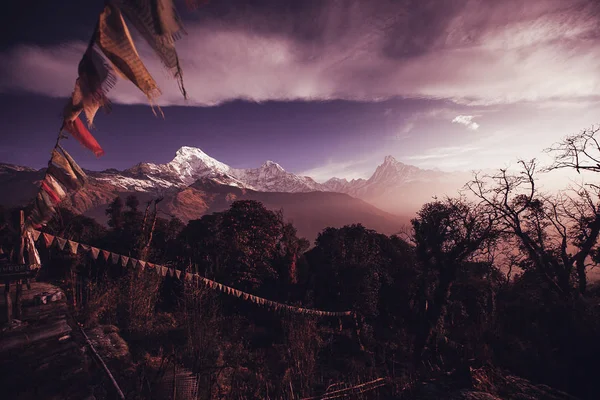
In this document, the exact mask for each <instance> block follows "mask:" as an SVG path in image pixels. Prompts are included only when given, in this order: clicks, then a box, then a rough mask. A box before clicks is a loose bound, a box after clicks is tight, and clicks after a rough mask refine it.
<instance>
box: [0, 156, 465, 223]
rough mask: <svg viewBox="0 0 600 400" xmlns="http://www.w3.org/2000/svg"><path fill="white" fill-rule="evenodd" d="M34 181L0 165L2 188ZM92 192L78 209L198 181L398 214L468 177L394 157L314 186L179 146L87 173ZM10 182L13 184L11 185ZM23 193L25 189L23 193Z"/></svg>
mask: <svg viewBox="0 0 600 400" xmlns="http://www.w3.org/2000/svg"><path fill="white" fill-rule="evenodd" d="M16 173H20V174H19V175H20V176H25V175H29V176H31V177H35V176H36V174H38V171H35V170H33V169H31V168H26V167H18V166H13V165H2V164H0V184H1V183H2V182H3V181H5V182H7V183H8V181H9V180H12V179H13V178H12V176H13V175H14V174H16ZM88 173H89V175H90V176H91V177H92V178H93V180H94V184H95V188H96V192H95V193H92V192H89V193H88V196H87V197H84V198H82V199H80V200H78V201H81V202H82V205H81V207H80V208H82V209H84V208H85V207H87V205H89V204H94V203H101V202H102V201H103V200H104V199H105V198H108V197H110V196H112V195H113V194H114V193H116V192H119V193H125V192H136V193H140V194H143V193H146V194H147V195H148V196H153V195H158V194H159V195H169V194H172V193H177V192H180V191H182V190H184V189H186V188H188V187H189V186H191V185H193V184H194V183H195V182H197V181H198V180H203V181H207V180H210V181H212V182H214V183H216V184H219V185H224V186H228V187H234V188H239V189H242V190H252V191H255V192H269V193H307V192H337V193H344V194H348V195H350V196H352V197H355V198H358V199H361V200H364V201H366V202H369V203H371V204H373V205H375V206H377V207H379V208H380V209H382V210H384V211H387V212H391V213H395V214H398V215H407V214H411V213H413V212H415V211H417V210H418V209H419V208H420V207H421V205H423V204H424V203H426V202H428V201H431V200H432V198H433V197H434V196H438V197H439V196H443V195H446V194H448V195H454V194H456V190H457V189H458V188H460V187H461V186H462V185H463V184H464V183H465V182H466V181H467V180H468V178H469V176H468V175H466V174H451V173H446V172H441V171H436V170H425V169H421V168H418V167H415V166H412V165H407V164H403V163H401V162H399V161H397V160H396V159H394V157H392V156H387V157H385V159H384V161H383V163H382V164H381V165H379V166H378V167H377V168H376V169H375V172H374V173H373V175H372V176H371V177H370V178H369V179H353V180H350V181H348V180H347V179H340V178H332V179H330V180H328V181H327V182H325V183H318V182H316V181H315V180H313V179H312V178H310V177H307V176H300V175H296V174H293V173H291V172H287V171H286V170H284V169H283V168H282V167H281V165H279V164H277V163H275V162H273V161H267V162H265V163H264V164H262V165H261V166H260V167H258V168H247V169H240V168H232V167H230V166H229V165H227V164H225V163H222V162H220V161H218V160H216V159H214V158H212V157H210V156H209V155H207V154H206V153H204V152H203V151H202V150H200V149H198V148H195V147H182V148H180V149H179V150H177V152H176V154H175V157H174V158H173V159H172V160H171V161H170V162H168V163H166V164H154V163H139V164H137V165H135V166H133V167H131V168H129V169H126V170H124V171H119V170H116V169H107V170H105V171H100V172H94V171H89V172H88ZM13 183H14V182H12V183H11V185H12V184H13ZM21 192H22V193H26V192H27V191H26V190H24V189H23V190H22V191H21Z"/></svg>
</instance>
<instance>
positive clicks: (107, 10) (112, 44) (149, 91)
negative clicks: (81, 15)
mask: <svg viewBox="0 0 600 400" xmlns="http://www.w3.org/2000/svg"><path fill="white" fill-rule="evenodd" d="M96 44H97V45H98V47H99V48H100V50H102V52H103V53H104V55H105V56H106V58H108V59H109V60H110V61H111V62H112V64H113V66H114V68H115V71H116V72H117V73H118V74H119V75H121V76H122V77H123V78H125V79H129V80H130V81H131V82H133V84H134V85H136V86H137V87H138V88H139V89H140V90H141V91H142V92H143V93H144V94H145V95H146V97H148V99H149V100H150V101H151V102H152V101H153V100H154V99H155V98H156V97H158V96H159V95H160V90H159V89H158V85H157V84H156V82H155V81H154V78H152V76H151V75H150V73H149V72H148V70H147V69H146V66H145V65H144V63H143V62H142V60H141V59H140V56H139V54H138V52H137V50H136V48H135V45H134V44H133V40H132V39H131V34H130V33H129V29H128V28H127V25H126V24H125V21H124V20H123V16H122V15H121V11H120V10H119V8H118V7H116V6H115V5H113V4H110V3H108V4H106V6H105V7H104V11H103V12H102V13H101V14H100V18H99V20H98V30H97V32H96Z"/></svg>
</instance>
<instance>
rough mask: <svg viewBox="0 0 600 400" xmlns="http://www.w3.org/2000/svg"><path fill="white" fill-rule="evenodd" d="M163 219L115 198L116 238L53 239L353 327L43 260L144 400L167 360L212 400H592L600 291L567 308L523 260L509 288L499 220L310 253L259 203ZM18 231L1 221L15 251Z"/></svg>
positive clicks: (452, 209) (100, 266) (110, 268)
mask: <svg viewBox="0 0 600 400" xmlns="http://www.w3.org/2000/svg"><path fill="white" fill-rule="evenodd" d="M517 200H518V199H517ZM515 201H516V200H515ZM507 204H513V205H514V204H516V203H507ZM531 207H533V205H531ZM531 207H530V209H529V211H526V212H525V214H527V215H528V216H531V215H533V214H534V213H533V212H532V211H531ZM154 210H155V208H153V207H152V204H151V203H149V204H147V205H143V206H142V207H140V204H139V202H138V201H137V199H136V198H135V197H129V198H128V199H126V201H123V200H121V199H115V200H114V201H113V202H112V203H111V204H110V205H109V207H108V209H107V211H106V212H107V215H108V216H109V229H105V228H104V227H102V226H100V225H98V224H97V223H95V222H94V221H93V220H91V219H88V218H85V217H81V216H75V215H73V214H72V213H70V212H69V211H67V210H60V212H59V214H58V216H57V218H56V219H55V220H53V221H52V222H51V224H49V225H48V227H47V228H46V231H48V232H50V233H54V234H57V235H61V236H63V237H66V238H72V239H76V240H78V241H81V242H84V243H87V244H91V245H94V246H98V247H101V248H105V249H108V250H111V251H115V252H118V253H121V254H125V255H130V256H132V257H138V258H146V259H148V260H150V261H153V262H157V263H161V264H165V265H170V266H173V267H176V268H177V269H180V270H182V271H184V272H186V271H187V272H194V273H199V274H201V275H203V276H206V277H208V278H211V279H214V280H216V281H219V282H222V283H223V284H227V285H230V286H232V287H235V288H238V289H241V290H244V291H247V292H250V293H253V294H256V295H260V296H263V297H266V298H269V299H272V300H275V301H279V302H284V303H287V304H290V305H298V306H302V307H312V308H318V309H323V310H330V311H341V310H353V311H355V312H356V318H353V317H343V318H317V317H311V316H305V315H298V314H288V313H274V312H272V311H271V310H267V309H265V308H262V307H259V306H257V305H255V304H252V303H249V302H247V301H243V300H242V299H238V298H235V297H232V296H225V295H221V294H219V293H217V292H215V291H213V290H211V289H209V288H207V287H204V286H200V287H198V286H197V285H194V284H193V283H191V282H185V281H182V280H179V279H177V278H175V277H170V276H167V277H166V278H162V277H158V276H157V274H156V273H154V272H152V271H149V270H148V269H146V270H139V269H135V268H131V267H129V268H127V269H123V268H122V267H120V266H115V265H112V264H111V263H107V262H104V261H103V260H101V259H99V260H96V261H92V260H90V259H88V258H84V257H82V256H73V255H71V254H68V252H67V251H64V252H60V251H57V250H56V249H51V250H50V251H47V250H44V251H42V257H43V259H44V268H43V271H46V272H45V273H47V274H48V275H49V276H51V277H52V278H54V279H59V278H60V279H63V280H64V281H65V283H64V284H65V285H67V286H68V287H71V288H72V289H71V290H70V293H71V294H70V296H71V297H72V298H74V299H78V300H79V302H80V303H79V304H77V309H78V311H79V318H81V319H82V320H83V321H84V322H85V324H86V325H87V326H93V325H94V324H97V323H102V324H114V325H117V326H118V327H119V329H120V332H121V335H122V336H123V337H124V338H125V339H126V341H127V342H128V344H129V346H130V350H131V353H132V356H133V360H134V362H135V363H136V369H135V371H138V372H137V375H136V376H137V378H138V379H139V380H140V382H139V387H142V388H143V390H141V391H139V393H137V395H139V396H141V397H144V396H146V397H149V396H150V393H152V391H153V390H158V389H157V388H158V386H157V385H159V384H158V383H157V382H158V380H157V379H158V378H156V379H154V378H150V377H156V376H159V375H158V371H160V370H161V368H162V367H161V365H165V363H166V362H167V360H168V361H169V362H172V361H175V362H176V363H178V364H179V365H180V366H181V367H184V368H186V369H188V370H189V371H192V372H193V373H194V374H196V376H197V377H198V380H199V382H200V388H201V391H202V396H203V398H240V399H241V398H248V399H250V398H289V399H292V398H300V397H307V396H313V395H317V394H319V393H323V392H324V391H325V390H327V388H328V387H330V386H331V385H334V386H333V387H338V388H340V387H344V385H351V384H356V383H360V382H365V381H368V380H371V379H375V378H379V377H384V378H386V382H387V385H386V388H384V389H381V390H382V392H381V393H382V395H390V396H398V397H400V396H405V397H406V396H407V393H412V392H411V390H410V388H411V387H414V385H413V383H415V382H416V381H417V380H424V379H442V378H440V377H443V379H451V381H452V385H454V386H452V387H453V388H454V389H460V388H473V387H479V388H480V389H481V388H482V387H483V386H485V385H488V386H489V385H491V383H490V382H487V381H485V379H484V378H482V376H483V375H482V374H484V373H483V372H481V371H488V372H486V373H485V374H487V375H485V376H487V377H492V376H496V377H497V378H494V379H496V380H497V381H500V380H501V379H500V378H498V376H500V375H502V373H498V372H489V371H495V370H496V369H497V368H501V369H502V370H506V371H511V372H512V373H515V374H518V375H520V376H523V377H525V378H528V379H531V380H532V381H534V382H540V383H545V384H548V385H552V386H555V387H557V388H560V389H562V390H565V391H567V392H570V393H573V394H575V395H577V396H579V397H581V398H584V399H592V398H595V395H594V393H595V389H594V385H593V383H594V382H595V377H596V375H597V374H598V372H600V371H599V368H598V365H597V362H596V360H595V357H596V355H597V354H600V344H599V343H600V342H599V341H598V339H597V338H598V337H600V322H599V321H600V315H599V314H600V309H599V308H598V304H599V300H600V289H598V288H597V287H595V286H593V285H592V286H591V287H589V289H588V290H587V291H585V293H582V292H581V291H578V290H576V289H577V279H572V280H567V281H566V282H567V283H564V282H562V283H561V285H570V287H569V288H567V289H568V290H569V292H570V293H573V294H574V295H572V296H571V295H570V296H564V295H563V292H562V290H559V289H557V287H556V285H553V283H556V280H555V279H552V278H549V277H548V275H547V274H544V273H543V272H544V271H541V270H540V269H539V268H534V267H530V268H528V267H527V265H528V264H527V263H528V262H529V263H530V264H531V265H534V263H533V261H532V260H530V259H528V258H527V257H528V256H532V257H533V256H534V255H535V254H528V253H527V252H526V251H524V252H523V257H522V258H520V259H519V260H520V261H519V262H520V263H521V264H520V265H521V266H525V267H524V268H523V269H522V270H520V271H521V274H520V275H517V276H516V277H513V279H507V277H506V274H505V273H503V272H500V267H502V268H503V271H504V272H506V262H507V261H506V260H508V259H510V260H514V259H512V258H504V259H500V258H494V254H495V251H497V249H498V248H500V247H501V246H500V244H502V243H503V244H507V243H510V238H509V237H507V236H506V232H505V231H506V229H503V228H506V226H508V225H506V224H505V225H502V224H499V223H498V219H497V218H496V217H497V216H495V215H493V213H491V212H490V210H489V209H486V208H481V207H480V206H478V205H475V204H471V203H469V202H467V201H465V200H463V199H448V200H444V201H435V202H432V203H430V204H427V205H425V206H424V207H423V208H422V210H421V211H420V212H419V213H418V215H417V217H416V218H415V219H414V220H413V221H412V232H411V234H410V240H403V239H401V238H400V237H398V236H391V237H389V236H386V235H382V234H380V233H377V232H375V231H373V230H369V229H367V228H365V227H363V226H361V225H351V226H346V227H343V228H327V229H325V230H323V231H322V233H321V234H320V235H319V236H318V238H317V239H316V241H315V243H314V246H313V247H312V248H310V249H309V247H310V243H308V242H307V241H306V240H305V239H302V238H299V237H298V236H297V233H296V230H295V228H294V227H293V226H292V225H291V224H289V223H287V222H286V221H285V220H284V218H283V214H282V213H281V212H279V213H277V212H272V211H269V210H267V209H266V208H265V207H263V206H262V204H260V203H258V202H254V201H238V202H234V203H232V205H231V208H230V209H229V210H227V211H223V212H220V213H216V214H212V215H206V216H204V217H202V218H201V219H199V220H195V221H190V222H189V223H188V224H187V225H185V226H184V224H183V223H182V222H181V221H179V220H177V219H171V220H166V219H162V218H160V217H159V216H157V213H156V212H155V211H154ZM9 219H10V216H8V215H7V212H5V211H3V212H1V213H0V240H1V241H2V242H1V243H2V244H3V245H5V246H8V244H9V238H10V237H11V234H12V233H11V231H10V229H11V228H10V224H8V223H7V222H6V221H8V220H9ZM584 222H585V221H584ZM532 229H533V228H532ZM536 240H538V241H539V240H542V241H543V240H544V239H543V238H537V239H536ZM522 247H523V246H521V247H518V246H516V247H515V248H516V249H517V250H519V249H521V248H522ZM494 249H496V250H494ZM515 251H516V250H515ZM546 256H547V257H550V256H551V254H550V253H549V255H546ZM544 260H546V261H544V262H545V263H551V262H552V261H547V259H544ZM534 261H535V260H534ZM511 265H512V264H511ZM544 265H546V264H544ZM571 265H574V264H573V263H572V264H571ZM49 271H52V272H51V273H49ZM75 281H77V282H80V281H82V282H84V284H83V287H84V288H85V290H84V291H83V292H85V294H84V295H83V294H79V295H78V294H77V293H76V291H77V290H78V289H75V288H76V287H80V286H81V284H78V285H79V286H77V285H74V282H75ZM69 285H70V286H69ZM588 286H589V285H588ZM494 374H496V375H494ZM448 377H450V378H448ZM489 379H491V378H489ZM484 381H485V382H487V383H485V384H484V383H482V382H484ZM137 384H138V383H136V384H135V385H137ZM135 385H133V386H135ZM486 387H487V386H486ZM482 390H483V389H482Z"/></svg>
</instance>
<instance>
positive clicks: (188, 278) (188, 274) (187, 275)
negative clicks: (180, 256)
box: [185, 272, 194, 282]
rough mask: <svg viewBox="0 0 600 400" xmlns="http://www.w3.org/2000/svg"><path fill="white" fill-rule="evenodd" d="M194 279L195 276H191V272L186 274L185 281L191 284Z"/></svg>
mask: <svg viewBox="0 0 600 400" xmlns="http://www.w3.org/2000/svg"><path fill="white" fill-rule="evenodd" d="M193 278H194V275H192V274H190V273H189V272H186V273H185V280H186V281H188V282H191V280H192V279H193Z"/></svg>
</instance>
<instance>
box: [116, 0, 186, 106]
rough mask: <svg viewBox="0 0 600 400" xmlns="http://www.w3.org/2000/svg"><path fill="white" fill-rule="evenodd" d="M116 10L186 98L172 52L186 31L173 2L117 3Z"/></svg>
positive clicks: (132, 0)
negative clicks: (150, 50)
mask: <svg viewBox="0 0 600 400" xmlns="http://www.w3.org/2000/svg"><path fill="white" fill-rule="evenodd" d="M119 8H120V10H121V12H122V13H123V15H125V17H127V19H128V20H129V21H130V22H131V23H132V24H133V26H134V27H135V28H136V29H137V30H138V31H139V32H140V33H141V34H142V36H143V37H144V39H146V42H148V44H149V45H150V47H152V49H153V50H154V52H155V53H156V54H157V55H158V57H159V58H160V59H161V61H162V63H163V64H164V66H165V67H166V68H167V69H168V70H169V71H170V72H171V74H172V75H173V76H174V77H175V78H176V79H177V81H178V84H179V89H180V90H181V92H182V94H183V96H184V98H187V93H186V91H185V88H184V86H183V74H182V71H181V67H180V66H179V58H178V57H177V51H176V50H175V40H176V39H178V38H179V37H180V36H181V34H183V33H185V31H184V30H183V25H182V24H181V20H180V19H179V16H178V15H177V10H176V9H175V5H174V4H173V0H120V4H119Z"/></svg>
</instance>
